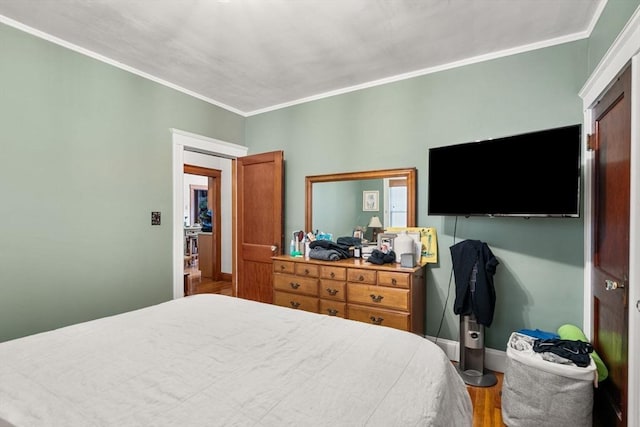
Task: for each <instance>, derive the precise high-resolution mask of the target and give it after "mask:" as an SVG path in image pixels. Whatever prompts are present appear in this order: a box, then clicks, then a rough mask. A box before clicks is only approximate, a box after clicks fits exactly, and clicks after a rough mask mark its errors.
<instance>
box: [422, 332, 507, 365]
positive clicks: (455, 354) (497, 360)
mask: <svg viewBox="0 0 640 427" xmlns="http://www.w3.org/2000/svg"><path fill="white" fill-rule="evenodd" d="M426 338H427V339H428V340H429V341H433V342H434V343H436V344H437V345H438V347H440V348H441V349H442V350H443V351H444V352H445V354H446V355H447V357H448V358H449V360H453V361H454V362H459V361H460V343H459V342H458V341H453V340H446V339H443V338H438V341H437V342H436V338H435V337H432V336H426ZM506 358H507V353H505V352H504V351H500V350H495V349H493V348H485V349H484V367H485V368H487V369H489V370H491V371H497V372H504V367H505V360H506Z"/></svg>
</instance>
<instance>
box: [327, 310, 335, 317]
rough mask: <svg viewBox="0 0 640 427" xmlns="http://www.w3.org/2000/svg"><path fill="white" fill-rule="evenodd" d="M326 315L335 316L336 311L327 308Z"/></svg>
mask: <svg viewBox="0 0 640 427" xmlns="http://www.w3.org/2000/svg"><path fill="white" fill-rule="evenodd" d="M327 313H328V314H329V316H335V315H336V314H338V310H336V309H335V308H328V309H327Z"/></svg>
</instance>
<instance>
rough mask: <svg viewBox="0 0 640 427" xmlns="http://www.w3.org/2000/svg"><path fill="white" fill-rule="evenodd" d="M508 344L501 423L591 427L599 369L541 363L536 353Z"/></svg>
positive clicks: (522, 426) (520, 426)
mask: <svg viewBox="0 0 640 427" xmlns="http://www.w3.org/2000/svg"><path fill="white" fill-rule="evenodd" d="M518 335H519V334H518V333H517V332H514V333H512V334H511V337H510V339H509V343H508V344H507V358H506V366H505V371H504V377H503V384H502V421H503V422H504V423H505V424H506V425H507V426H509V427H529V426H531V427H541V426H563V427H569V426H575V427H584V426H590V425H591V424H592V419H591V416H592V411H593V386H594V382H595V378H596V365H595V363H594V362H593V359H592V360H591V364H590V365H589V366H587V367H584V368H582V367H579V366H575V365H564V364H560V363H555V362H549V361H547V360H544V359H542V357H541V355H540V354H539V353H536V352H534V351H533V349H531V348H528V349H522V348H521V349H517V348H516V347H514V346H513V343H514V341H515V339H516V338H520V337H522V335H520V336H518Z"/></svg>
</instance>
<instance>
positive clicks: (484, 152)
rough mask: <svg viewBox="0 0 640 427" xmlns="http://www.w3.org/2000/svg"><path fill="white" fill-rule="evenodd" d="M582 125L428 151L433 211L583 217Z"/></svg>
mask: <svg viewBox="0 0 640 427" xmlns="http://www.w3.org/2000/svg"><path fill="white" fill-rule="evenodd" d="M580 144H581V126H580V125H579V124H578V125H571V126H565V127H560V128H554V129H546V130H542V131H537V132H530V133H525V134H521V135H513V136H509V137H503V138H497V139H491V140H485V141H479V142H470V143H466V144H457V145H450V146H446V147H437V148H431V149H429V172H428V182H427V186H428V189H429V190H428V191H429V193H428V213H429V215H456V216H458V215H459V216H473V215H485V216H522V217H534V216H541V217H579V216H580Z"/></svg>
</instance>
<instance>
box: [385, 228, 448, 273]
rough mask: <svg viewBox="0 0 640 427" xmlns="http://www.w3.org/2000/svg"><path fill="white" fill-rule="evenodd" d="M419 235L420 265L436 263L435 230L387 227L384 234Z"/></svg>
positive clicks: (436, 244)
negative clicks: (406, 233)
mask: <svg viewBox="0 0 640 427" xmlns="http://www.w3.org/2000/svg"><path fill="white" fill-rule="evenodd" d="M403 231H406V232H408V233H420V242H421V243H422V249H421V253H422V256H421V258H420V263H421V264H426V263H432V264H433V263H437V262H438V239H437V235H436V229H435V228H433V227H389V228H385V230H384V232H385V233H396V234H397V233H402V232H403Z"/></svg>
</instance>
